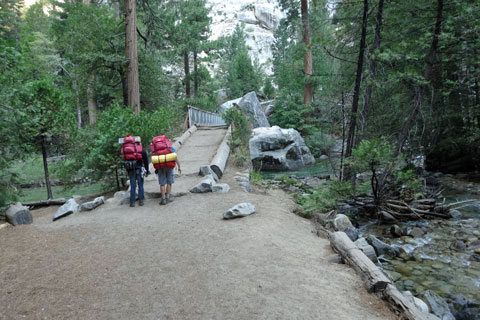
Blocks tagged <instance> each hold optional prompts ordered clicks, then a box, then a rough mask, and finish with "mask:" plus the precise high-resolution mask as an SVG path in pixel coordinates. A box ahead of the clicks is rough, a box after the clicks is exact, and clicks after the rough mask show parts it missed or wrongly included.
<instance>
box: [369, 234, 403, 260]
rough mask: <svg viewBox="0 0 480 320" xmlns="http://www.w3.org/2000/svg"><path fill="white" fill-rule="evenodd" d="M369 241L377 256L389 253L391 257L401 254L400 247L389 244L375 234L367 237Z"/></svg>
mask: <svg viewBox="0 0 480 320" xmlns="http://www.w3.org/2000/svg"><path fill="white" fill-rule="evenodd" d="M367 241H368V243H370V245H372V247H373V248H374V249H375V252H376V253H377V256H380V255H387V256H389V257H396V256H398V255H399V254H400V249H399V248H398V247H396V246H391V245H388V244H386V243H385V242H383V241H381V240H379V239H378V238H377V237H375V236H374V235H369V236H368V237H367Z"/></svg>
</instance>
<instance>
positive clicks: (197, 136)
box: [145, 127, 227, 198]
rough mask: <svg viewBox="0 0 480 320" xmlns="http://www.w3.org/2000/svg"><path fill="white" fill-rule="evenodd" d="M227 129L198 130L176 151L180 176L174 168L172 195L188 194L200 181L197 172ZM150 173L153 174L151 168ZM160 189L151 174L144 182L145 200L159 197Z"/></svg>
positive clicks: (211, 156) (205, 163) (209, 160)
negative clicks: (180, 170)
mask: <svg viewBox="0 0 480 320" xmlns="http://www.w3.org/2000/svg"><path fill="white" fill-rule="evenodd" d="M226 132H227V128H224V127H219V128H199V129H198V130H197V131H196V132H195V133H194V134H193V135H192V136H191V137H190V138H188V139H187V141H186V142H185V144H184V145H183V146H182V147H181V148H180V149H179V150H178V151H177V154H178V160H179V162H180V167H181V168H182V174H181V175H179V174H178V170H177V168H175V184H174V186H173V189H172V194H173V195H175V194H179V193H184V192H188V191H189V190H190V189H191V188H192V187H193V186H194V185H195V184H196V183H197V182H198V180H199V179H200V178H199V176H198V172H199V169H200V167H201V166H206V165H209V164H210V162H211V161H212V159H213V157H214V156H215V153H216V151H217V149H218V146H219V145H220V143H221V142H222V140H223V138H224V137H225V134H226ZM150 172H152V173H153V172H154V169H153V168H152V167H151V169H150ZM159 192H160V187H159V184H158V181H157V175H155V174H152V175H150V176H149V177H147V179H146V180H145V194H146V197H147V198H157V197H159Z"/></svg>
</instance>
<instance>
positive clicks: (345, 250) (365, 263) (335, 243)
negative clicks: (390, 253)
mask: <svg viewBox="0 0 480 320" xmlns="http://www.w3.org/2000/svg"><path fill="white" fill-rule="evenodd" d="M329 239H330V244H331V245H332V247H333V249H334V250H335V251H336V252H338V254H340V255H341V256H342V258H343V260H344V261H345V262H346V263H348V264H349V265H351V266H352V267H353V268H354V269H355V271H357V272H358V273H359V274H360V276H361V277H362V279H363V280H364V282H365V286H366V287H367V291H368V292H379V291H382V290H384V289H385V288H386V287H387V285H388V284H390V283H391V280H390V279H389V278H388V277H387V276H386V275H385V274H384V273H383V272H382V271H381V270H380V269H379V268H378V267H377V266H376V265H375V264H374V263H373V262H372V261H371V260H370V259H368V258H367V256H366V255H365V254H364V253H363V252H362V251H361V250H360V249H358V248H357V246H356V245H355V244H354V243H353V242H352V240H350V238H349V237H348V236H347V234H346V233H345V232H334V233H330V234H329Z"/></svg>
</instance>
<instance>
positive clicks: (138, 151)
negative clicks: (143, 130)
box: [119, 135, 150, 207]
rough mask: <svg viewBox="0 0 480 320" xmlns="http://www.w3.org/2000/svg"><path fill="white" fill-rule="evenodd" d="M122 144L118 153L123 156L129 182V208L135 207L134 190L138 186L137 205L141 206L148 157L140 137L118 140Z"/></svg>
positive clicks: (143, 197) (147, 171)
mask: <svg viewBox="0 0 480 320" xmlns="http://www.w3.org/2000/svg"><path fill="white" fill-rule="evenodd" d="M119 142H120V143H121V144H122V147H121V149H120V153H121V154H122V155H123V164H124V167H125V169H126V170H127V174H128V178H129V180H130V207H135V200H136V189H137V185H138V205H139V206H143V204H144V203H143V201H144V199H145V195H144V189H143V177H144V176H145V177H148V175H149V174H150V171H149V170H148V155H147V152H146V151H145V149H143V148H142V142H141V139H140V137H133V136H130V135H128V136H126V137H125V138H121V139H119Z"/></svg>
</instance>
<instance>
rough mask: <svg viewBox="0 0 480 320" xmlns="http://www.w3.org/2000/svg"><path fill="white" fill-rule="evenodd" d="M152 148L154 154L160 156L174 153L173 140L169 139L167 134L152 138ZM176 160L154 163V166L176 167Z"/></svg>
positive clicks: (156, 167) (157, 167)
mask: <svg viewBox="0 0 480 320" xmlns="http://www.w3.org/2000/svg"><path fill="white" fill-rule="evenodd" d="M150 150H151V151H152V155H154V156H160V155H166V154H169V153H173V151H172V142H171V141H170V140H168V138H167V136H166V135H163V136H157V137H155V138H153V139H152V144H151V145H150ZM152 163H153V162H152ZM175 164H176V163H175V161H169V162H165V163H154V164H153V167H154V168H155V169H159V168H175Z"/></svg>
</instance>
